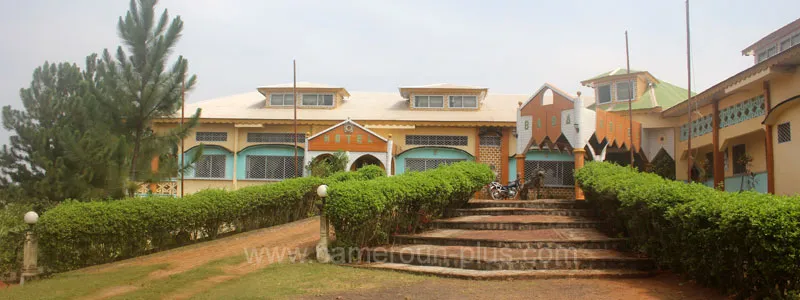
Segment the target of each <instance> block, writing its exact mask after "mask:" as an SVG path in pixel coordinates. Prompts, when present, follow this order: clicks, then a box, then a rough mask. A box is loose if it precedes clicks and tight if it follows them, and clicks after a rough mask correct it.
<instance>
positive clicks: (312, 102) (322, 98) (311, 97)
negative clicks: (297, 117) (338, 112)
mask: <svg viewBox="0 0 800 300" xmlns="http://www.w3.org/2000/svg"><path fill="white" fill-rule="evenodd" d="M301 103H302V104H303V106H333V94H303V101H302V102H301Z"/></svg>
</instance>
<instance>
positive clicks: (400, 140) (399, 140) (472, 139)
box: [373, 127, 478, 156]
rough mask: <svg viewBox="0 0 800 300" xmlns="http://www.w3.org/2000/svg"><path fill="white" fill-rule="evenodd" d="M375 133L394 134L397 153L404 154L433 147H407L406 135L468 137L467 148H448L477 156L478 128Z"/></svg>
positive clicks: (430, 128) (403, 130)
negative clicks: (407, 151) (411, 150)
mask: <svg viewBox="0 0 800 300" xmlns="http://www.w3.org/2000/svg"><path fill="white" fill-rule="evenodd" d="M373 131H374V132H375V133H377V134H379V135H381V136H383V137H387V136H388V134H390V133H391V134H392V140H394V144H395V145H396V147H397V151H398V153H399V152H403V151H406V150H408V149H413V148H419V147H431V146H424V145H406V135H465V136H467V145H466V146H446V147H449V148H455V149H459V150H464V151H466V152H468V153H469V154H470V155H472V156H475V143H476V142H477V141H476V137H477V135H478V128H477V127H416V128H415V129H390V130H389V129H376V130H373Z"/></svg>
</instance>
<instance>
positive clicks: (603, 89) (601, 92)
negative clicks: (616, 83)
mask: <svg viewBox="0 0 800 300" xmlns="http://www.w3.org/2000/svg"><path fill="white" fill-rule="evenodd" d="M597 103H600V104H604V103H611V85H610V84H606V85H600V86H598V87H597Z"/></svg>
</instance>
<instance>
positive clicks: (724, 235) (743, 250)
mask: <svg viewBox="0 0 800 300" xmlns="http://www.w3.org/2000/svg"><path fill="white" fill-rule="evenodd" d="M576 178H577V180H578V181H579V182H580V184H581V186H582V187H583V189H584V192H585V193H586V196H587V199H588V201H589V203H590V204H592V205H593V206H594V207H595V208H597V209H598V210H599V211H600V212H601V215H602V216H604V217H605V218H606V219H607V220H608V221H609V222H610V223H611V224H612V227H613V228H612V229H613V230H616V231H618V232H621V233H627V234H628V235H629V236H630V238H631V241H632V243H633V244H634V245H635V246H636V247H637V249H638V250H639V251H642V252H644V253H646V254H647V255H648V256H649V257H651V258H653V259H654V260H656V261H657V262H658V263H659V264H660V265H662V266H665V267H669V268H671V269H673V270H675V271H677V272H680V273H684V274H686V275H688V276H690V277H691V278H692V279H695V280H697V281H698V282H700V283H703V284H706V285H710V286H714V287H717V288H720V289H723V290H725V291H727V292H731V293H736V294H738V295H739V296H740V297H754V298H759V299H760V298H766V297H771V298H785V297H788V296H789V295H790V293H792V292H791V291H793V290H794V291H797V290H800V268H798V265H800V197H797V196H795V197H784V196H773V195H767V194H759V193H755V192H743V193H726V192H721V191H716V190H714V189H712V188H709V187H706V186H704V185H702V184H697V183H692V184H687V183H683V182H678V181H672V180H667V179H664V178H661V177H659V176H657V175H655V174H647V173H639V172H637V171H634V170H631V169H629V168H624V167H619V166H615V165H612V164H608V163H599V162H592V163H589V164H587V165H586V166H585V167H584V168H582V169H580V170H579V171H578V172H577V173H576Z"/></svg>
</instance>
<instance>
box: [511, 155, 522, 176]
mask: <svg viewBox="0 0 800 300" xmlns="http://www.w3.org/2000/svg"><path fill="white" fill-rule="evenodd" d="M515 157H516V159H517V174H516V175H515V176H514V177H513V178H514V179H517V178H525V154H517V156H515Z"/></svg>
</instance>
